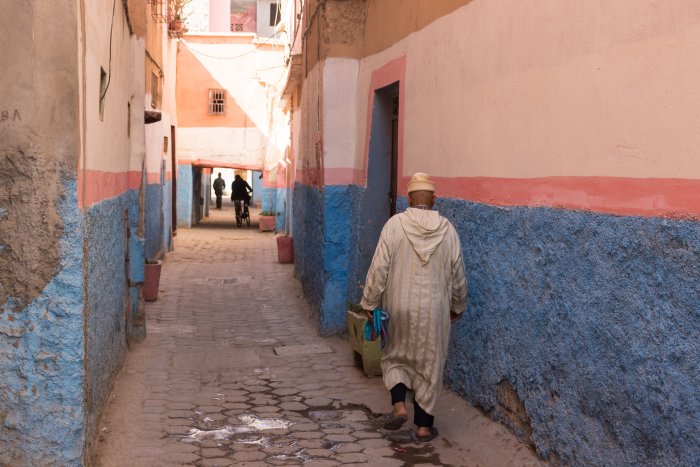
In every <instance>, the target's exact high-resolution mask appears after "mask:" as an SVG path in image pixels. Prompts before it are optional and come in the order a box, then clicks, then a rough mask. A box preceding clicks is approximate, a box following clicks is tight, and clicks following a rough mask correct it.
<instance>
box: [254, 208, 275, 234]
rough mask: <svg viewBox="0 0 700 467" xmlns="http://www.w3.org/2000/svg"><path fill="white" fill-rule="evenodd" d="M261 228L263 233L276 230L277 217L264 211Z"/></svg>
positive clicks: (260, 221) (270, 212) (261, 215)
mask: <svg viewBox="0 0 700 467" xmlns="http://www.w3.org/2000/svg"><path fill="white" fill-rule="evenodd" d="M258 223H259V226H260V231H261V232H272V231H274V230H275V224H276V223H277V217H276V215H275V213H274V212H272V211H263V212H261V213H260V219H259V222H258Z"/></svg>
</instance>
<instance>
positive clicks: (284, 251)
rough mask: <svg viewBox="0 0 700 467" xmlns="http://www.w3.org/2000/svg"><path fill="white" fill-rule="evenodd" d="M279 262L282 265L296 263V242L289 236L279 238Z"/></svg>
mask: <svg viewBox="0 0 700 467" xmlns="http://www.w3.org/2000/svg"><path fill="white" fill-rule="evenodd" d="M277 261H279V262H280V263H293V262H294V242H293V240H292V237H289V236H287V235H281V236H279V237H277Z"/></svg>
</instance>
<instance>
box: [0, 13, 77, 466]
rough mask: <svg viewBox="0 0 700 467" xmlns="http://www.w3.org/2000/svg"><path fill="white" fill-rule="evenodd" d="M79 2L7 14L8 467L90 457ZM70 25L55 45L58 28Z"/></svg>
mask: <svg viewBox="0 0 700 467" xmlns="http://www.w3.org/2000/svg"><path fill="white" fill-rule="evenodd" d="M77 17H78V13H77V11H76V4H75V2H72V1H67V2H61V3H60V4H57V3H54V2H14V4H13V5H12V6H9V7H8V8H6V11H5V12H4V13H3V15H0V44H1V45H2V49H3V53H2V54H0V68H1V69H2V70H3V73H2V75H0V88H2V89H3V95H2V97H0V374H2V377H1V378H0V464H3V465H32V464H34V465H49V464H54V465H56V464H62V465H69V464H78V463H80V460H81V457H82V454H83V445H84V437H85V432H84V427H83V416H84V412H83V395H84V393H83V387H82V383H83V380H84V377H85V373H84V367H83V349H84V339H83V277H84V276H83V271H82V266H81V264H82V260H83V243H82V242H83V238H82V236H83V234H82V218H81V214H80V211H79V210H78V199H77V197H76V188H77V187H76V166H77V154H78V148H79V139H78V134H79V131H78V113H77V112H78V108H77V106H76V103H77V102H78V93H79V85H78V53H77V43H78V37H77ZM57 21H58V22H59V23H60V24H63V25H65V28H64V29H63V31H62V33H61V34H60V35H59V36H56V33H55V24H56V22H57Z"/></svg>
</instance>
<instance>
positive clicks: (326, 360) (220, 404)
mask: <svg viewBox="0 0 700 467" xmlns="http://www.w3.org/2000/svg"><path fill="white" fill-rule="evenodd" d="M232 217H233V213H232V210H231V208H230V206H227V207H226V208H225V210H224V211H212V213H211V217H210V219H209V220H207V221H205V222H204V223H203V224H202V226H200V227H198V228H195V229H189V230H188V229H182V230H179V231H178V235H177V239H176V240H177V243H176V251H175V252H174V253H172V254H171V255H169V256H168V257H167V260H166V262H165V265H164V268H163V276H162V278H161V287H160V290H161V292H160V296H159V299H158V301H156V302H153V303H149V304H147V316H148V338H147V339H146V341H145V342H143V343H141V344H137V345H135V346H133V347H132V349H131V351H130V353H129V355H128V359H127V362H126V364H125V365H124V367H123V368H122V370H121V372H120V374H119V376H118V378H117V380H116V383H115V387H114V390H113V393H112V396H111V398H110V403H109V407H108V409H107V413H106V415H105V418H104V420H103V421H102V423H101V425H100V435H99V441H97V454H98V460H97V463H98V465H102V466H149V467H150V466H166V465H183V464H184V465H196V466H224V465H237V466H253V465H256V466H257V465H298V464H304V465H306V466H321V465H323V466H325V465H340V464H344V465H353V464H362V465H381V466H383V467H389V466H394V465H395V466H403V465H453V466H472V465H482V466H486V465H493V466H506V465H513V466H523V465H540V464H539V462H538V460H537V458H536V457H535V455H534V454H533V453H532V452H531V451H530V450H528V449H527V448H526V447H525V446H523V445H522V444H521V443H520V442H518V441H517V440H516V439H515V438H514V437H513V436H512V435H510V434H509V433H508V432H507V431H506V430H505V428H504V427H502V426H501V425H499V424H496V423H494V422H492V421H490V420H489V419H488V418H486V417H485V416H484V415H483V414H481V413H480V412H479V411H478V410H476V409H474V408H472V407H470V406H469V405H468V404H466V403H465V402H464V401H462V400H461V399H459V398H458V397H456V396H454V395H452V394H449V393H446V394H444V396H443V398H442V400H441V403H440V406H439V410H438V413H437V425H438V427H439V428H440V430H441V435H442V436H440V437H439V438H438V439H437V440H435V441H434V442H432V443H430V444H426V445H418V444H414V443H412V442H404V443H401V444H396V443H392V441H390V440H387V439H386V438H385V434H384V433H382V432H380V431H378V430H377V428H378V426H379V425H380V423H381V421H380V418H379V415H378V414H380V413H382V412H384V411H386V410H387V409H388V407H389V401H388V396H387V393H386V391H385V390H384V388H383V385H382V381H381V378H372V379H368V378H365V377H364V376H363V374H362V373H361V371H360V370H359V369H357V368H355V367H353V364H352V363H353V359H352V355H351V351H350V349H349V345H348V343H347V342H346V341H345V340H343V339H340V338H319V337H317V335H316V332H315V327H314V324H313V322H312V321H311V319H310V316H309V312H308V306H307V304H306V303H305V301H304V298H303V296H302V294H301V288H300V286H299V284H298V283H297V282H296V280H295V279H294V277H293V265H288V264H279V263H278V262H277V257H276V247H275V241H274V236H273V235H272V234H269V233H265V234H263V233H260V232H258V230H257V225H254V226H251V227H250V228H241V229H238V228H236V227H235V226H234V225H233V223H232ZM256 217H257V216H254V217H253V220H254V221H257V218H256ZM402 434H403V435H406V434H407V432H403V433H399V436H401V435H402Z"/></svg>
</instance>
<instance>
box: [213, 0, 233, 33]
mask: <svg viewBox="0 0 700 467" xmlns="http://www.w3.org/2000/svg"><path fill="white" fill-rule="evenodd" d="M230 14H231V4H230V0H209V31H210V32H229V30H230V27H231V26H230V24H229V16H230Z"/></svg>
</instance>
